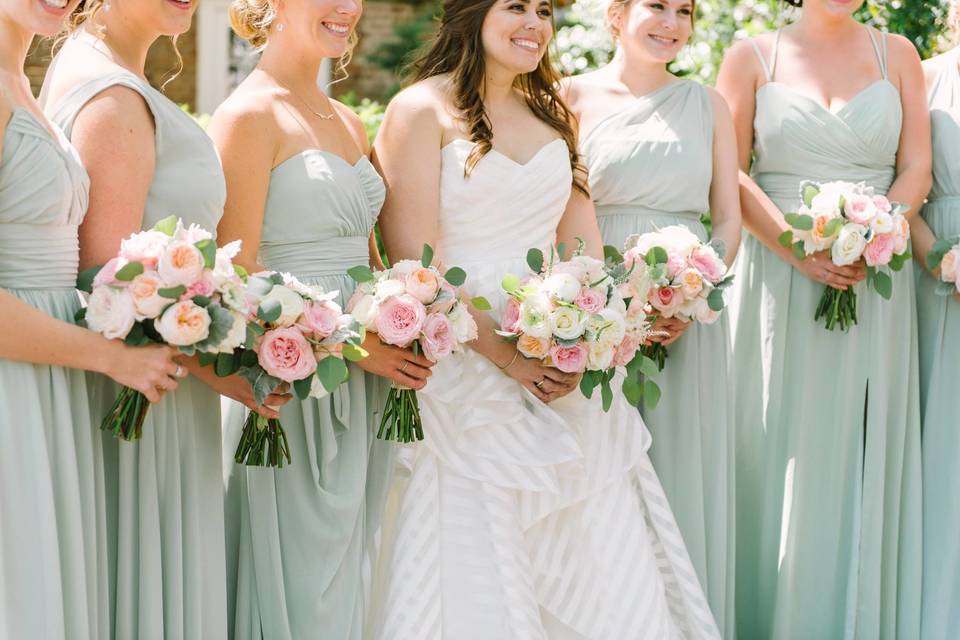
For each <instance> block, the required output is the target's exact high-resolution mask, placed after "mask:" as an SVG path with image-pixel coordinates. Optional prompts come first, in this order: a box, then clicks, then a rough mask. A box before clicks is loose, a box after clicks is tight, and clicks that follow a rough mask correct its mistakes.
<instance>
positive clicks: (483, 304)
mask: <svg viewBox="0 0 960 640" xmlns="http://www.w3.org/2000/svg"><path fill="white" fill-rule="evenodd" d="M470 304H471V305H472V306H473V308H474V309H476V310H477V311H491V310H492V309H493V306H492V305H491V304H490V301H489V300H487V299H486V298H484V297H483V296H477V297H476V298H471V299H470Z"/></svg>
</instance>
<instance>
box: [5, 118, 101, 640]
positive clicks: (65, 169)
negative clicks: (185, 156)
mask: <svg viewBox="0 0 960 640" xmlns="http://www.w3.org/2000/svg"><path fill="white" fill-rule="evenodd" d="M56 133H57V135H56V137H54V136H53V135H52V134H51V132H50V130H49V129H47V126H46V125H45V124H41V123H40V122H39V121H38V120H37V119H36V117H35V116H34V115H33V114H32V113H31V112H30V111H28V110H27V109H24V108H22V107H18V108H16V109H15V110H14V111H13V115H12V116H11V119H10V121H9V122H8V123H7V126H6V132H5V134H4V138H3V155H2V157H0V287H3V288H4V289H5V290H7V291H8V292H9V293H11V294H13V295H14V296H16V297H17V298H19V299H20V300H23V301H24V302H26V303H27V304H30V305H32V306H33V307H36V308H37V309H39V310H40V311H42V312H44V313H46V314H48V315H50V316H53V317H54V318H58V319H60V320H64V321H66V322H73V314H74V313H75V312H76V311H77V309H78V308H79V307H80V298H79V297H78V296H77V292H76V289H75V288H74V287H75V284H76V280H77V265H78V262H79V255H78V244H77V227H78V225H79V224H80V221H81V220H82V219H83V215H84V213H85V212H86V209H87V192H88V187H89V179H88V178H87V174H86V172H85V171H84V169H83V165H81V164H80V159H79V158H78V157H77V154H76V152H75V151H74V150H73V148H72V147H70V145H69V143H68V142H67V141H66V139H65V138H64V137H63V136H62V134H60V133H59V132H56ZM6 312H8V311H4V313H6ZM104 527H105V520H104V495H103V456H102V453H101V451H100V446H99V437H98V435H97V431H96V429H95V428H94V427H93V426H92V425H91V421H90V415H89V409H88V404H87V385H86V379H85V375H84V372H83V371H80V370H77V369H65V368H62V367H53V366H47V365H32V364H26V363H20V362H12V361H9V360H2V359H0V637H3V638H45V639H46V638H50V639H55V638H78V639H83V640H95V639H98V638H101V637H103V636H104V634H105V632H106V631H105V630H106V629H107V627H106V626H105V625H106V624H107V619H106V618H107V614H106V610H105V608H104V605H105V604H106V592H107V584H106V580H107V565H106V554H105V532H104Z"/></svg>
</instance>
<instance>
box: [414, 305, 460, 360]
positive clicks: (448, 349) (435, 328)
mask: <svg viewBox="0 0 960 640" xmlns="http://www.w3.org/2000/svg"><path fill="white" fill-rule="evenodd" d="M456 344H457V335H456V332H455V331H454V328H453V323H452V322H450V319H449V318H447V316H445V315H443V314H442V313H431V314H430V315H429V316H427V319H426V320H424V322H423V337H421V338H420V346H421V347H423V355H425V356H427V358H429V359H430V360H432V361H434V362H436V361H438V360H440V359H441V358H444V357H446V356H448V355H450V354H451V353H453V348H454V347H455V346H456Z"/></svg>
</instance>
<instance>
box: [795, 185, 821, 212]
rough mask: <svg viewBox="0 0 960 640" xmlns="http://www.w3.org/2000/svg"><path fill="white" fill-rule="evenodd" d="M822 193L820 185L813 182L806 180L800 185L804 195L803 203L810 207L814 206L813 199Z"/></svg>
mask: <svg viewBox="0 0 960 640" xmlns="http://www.w3.org/2000/svg"><path fill="white" fill-rule="evenodd" d="M819 193H820V187H819V186H818V185H817V184H815V183H813V182H804V183H803V184H801V185H800V195H801V196H802V197H803V204H805V205H806V206H808V207H811V206H813V199H814V198H816V197H817V195H818V194H819Z"/></svg>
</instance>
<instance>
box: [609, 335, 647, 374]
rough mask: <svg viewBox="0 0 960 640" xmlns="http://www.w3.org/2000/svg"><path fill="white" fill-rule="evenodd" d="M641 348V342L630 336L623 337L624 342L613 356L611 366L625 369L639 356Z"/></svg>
mask: <svg viewBox="0 0 960 640" xmlns="http://www.w3.org/2000/svg"><path fill="white" fill-rule="evenodd" d="M639 348H640V341H639V340H637V339H636V338H634V337H633V336H630V335H625V336H623V340H621V341H620V344H619V345H617V349H616V351H615V352H614V354H613V361H612V362H611V363H610V366H613V367H625V366H627V365H628V364H630V361H631V360H633V358H634V357H635V356H636V355H637V349H639Z"/></svg>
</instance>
